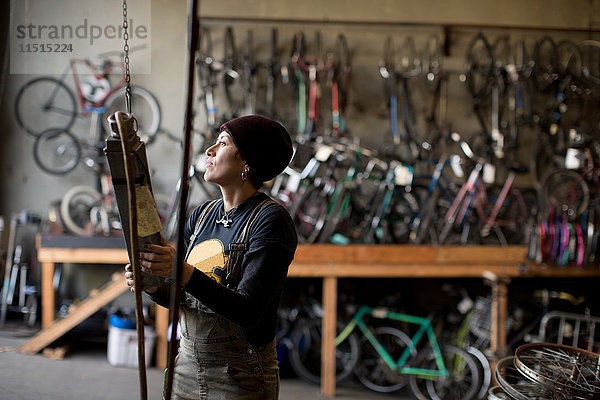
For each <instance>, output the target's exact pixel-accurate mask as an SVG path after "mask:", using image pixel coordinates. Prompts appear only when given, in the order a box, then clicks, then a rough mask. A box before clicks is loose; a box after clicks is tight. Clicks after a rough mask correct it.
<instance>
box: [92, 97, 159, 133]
mask: <svg viewBox="0 0 600 400" xmlns="http://www.w3.org/2000/svg"><path fill="white" fill-rule="evenodd" d="M131 95H132V99H131V113H132V114H133V116H134V117H135V120H136V121H137V127H138V128H137V129H138V130H137V134H138V135H139V137H140V139H142V141H143V142H144V143H146V144H150V143H152V142H153V141H154V139H155V138H156V134H157V133H158V130H159V128H160V120H161V114H160V107H159V105H158V101H157V100H156V98H155V97H154V96H153V95H152V93H150V92H149V91H147V90H146V89H143V88H141V87H138V86H132V87H131ZM117 111H125V93H123V92H122V91H120V90H119V91H116V92H114V93H113V94H112V95H111V96H110V97H109V98H108V99H107V100H106V102H105V111H104V115H105V116H107V117H108V116H109V115H112V114H114V113H115V112H117ZM102 123H103V125H104V130H105V131H106V133H107V134H109V135H110V133H111V131H110V126H109V125H108V121H107V118H102Z"/></svg>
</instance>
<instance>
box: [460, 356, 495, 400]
mask: <svg viewBox="0 0 600 400" xmlns="http://www.w3.org/2000/svg"><path fill="white" fill-rule="evenodd" d="M465 350H467V352H468V353H469V354H470V355H471V356H472V357H473V358H474V359H475V361H477V366H478V367H479V368H478V370H479V379H480V381H479V391H478V392H477V394H476V395H475V398H476V399H483V398H484V397H485V396H486V394H487V393H488V390H489V389H490V385H491V384H492V367H491V365H490V362H489V360H488V359H487V357H486V356H485V354H483V352H482V351H481V350H479V349H478V348H476V347H473V346H468V347H466V348H465Z"/></svg>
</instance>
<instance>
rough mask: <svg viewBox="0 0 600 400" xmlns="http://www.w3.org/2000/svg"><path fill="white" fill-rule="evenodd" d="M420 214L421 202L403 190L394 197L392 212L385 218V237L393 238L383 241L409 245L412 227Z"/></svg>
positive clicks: (391, 206)
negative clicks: (415, 217) (416, 216)
mask: <svg viewBox="0 0 600 400" xmlns="http://www.w3.org/2000/svg"><path fill="white" fill-rule="evenodd" d="M418 212H419V201H418V200H417V199H416V198H415V196H414V195H413V194H412V193H410V192H407V191H405V190H402V191H401V192H400V193H399V194H396V195H394V197H393V199H392V204H391V205H390V212H389V213H388V215H387V216H386V218H385V224H386V225H387V229H386V230H384V232H386V231H387V233H384V235H386V236H389V237H391V240H383V242H384V243H398V244H404V243H408V241H409V238H410V226H411V223H412V220H413V218H414V216H415V215H417V213H418Z"/></svg>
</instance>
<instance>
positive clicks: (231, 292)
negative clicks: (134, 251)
mask: <svg viewBox="0 0 600 400" xmlns="http://www.w3.org/2000/svg"><path fill="white" fill-rule="evenodd" d="M292 154H293V150H292V141H291V139H290V135H289V134H288V132H287V131H286V130H285V128H284V127H283V126H281V125H280V124H279V123H277V122H275V121H273V120H271V119H268V118H265V117H261V116H256V115H252V116H245V117H240V118H236V119H233V120H230V121H228V122H226V123H225V124H223V125H222V126H221V129H220V133H219V136H218V138H217V140H216V143H215V144H214V145H212V146H211V147H210V148H208V149H207V150H206V156H207V163H206V172H205V173H204V179H205V180H206V181H207V182H212V183H215V184H217V185H218V186H219V187H220V189H221V193H222V199H219V200H215V201H211V202H206V203H204V204H202V205H201V206H199V207H198V208H196V209H195V210H194V211H193V213H192V215H191V216H190V219H189V220H188V223H187V224H186V227H185V244H186V248H187V254H186V258H185V262H184V264H183V272H182V288H183V293H182V304H181V320H180V324H181V341H180V344H179V352H178V355H177V358H176V363H175V371H174V384H173V398H175V399H184V398H185V399H277V398H278V394H279V369H278V365H277V358H276V352H275V329H276V324H277V307H278V305H279V302H280V298H281V293H282V289H283V284H284V281H285V278H286V276H287V272H288V267H289V265H290V263H291V262H292V259H293V257H294V253H295V250H296V246H297V243H298V240H297V236H296V231H295V228H294V225H293V222H292V219H291V218H290V216H289V214H288V213H287V211H286V210H285V209H284V208H283V207H282V206H281V205H279V204H277V203H275V202H274V201H273V200H271V199H270V198H269V196H267V195H266V194H264V193H262V192H260V191H259V189H260V188H261V187H262V185H263V182H266V181H268V180H271V179H273V178H274V177H275V176H277V175H278V174H279V173H281V172H282V171H283V170H284V169H285V167H286V166H287V165H288V163H289V162H290V159H291V157H292ZM174 260H175V248H174V246H172V245H170V244H168V243H167V242H165V241H164V240H163V245H148V246H147V247H146V248H145V249H143V250H142V252H141V254H140V265H141V268H142V271H144V272H147V273H150V274H153V275H158V276H159V277H161V278H163V279H161V285H160V287H159V288H153V289H148V290H146V292H147V293H148V294H149V295H150V297H151V298H152V299H153V300H154V301H155V302H157V303H158V304H161V305H164V306H167V305H168V302H169V298H170V297H169V288H170V286H169V284H168V283H165V281H164V278H170V277H171V271H172V268H173V265H174ZM126 279H127V284H128V285H129V286H131V287H132V288H133V273H132V272H131V268H130V266H128V267H127V272H126Z"/></svg>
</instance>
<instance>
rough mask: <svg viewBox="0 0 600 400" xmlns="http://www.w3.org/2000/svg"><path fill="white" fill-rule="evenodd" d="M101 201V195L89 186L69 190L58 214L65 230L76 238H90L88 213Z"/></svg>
mask: <svg viewBox="0 0 600 400" xmlns="http://www.w3.org/2000/svg"><path fill="white" fill-rule="evenodd" d="M101 199H102V195H101V194H100V193H98V191H96V190H95V189H93V188H91V187H89V186H83V185H81V186H75V187H72V188H71V189H69V190H68V191H67V193H65V195H64V196H63V198H62V201H61V202H60V214H61V219H62V221H63V224H64V225H65V228H66V229H67V230H68V231H69V232H70V233H72V234H74V235H76V236H90V234H91V230H90V225H91V217H90V212H91V209H92V207H94V205H96V204H97V203H98V202H99V201H100V200H101Z"/></svg>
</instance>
